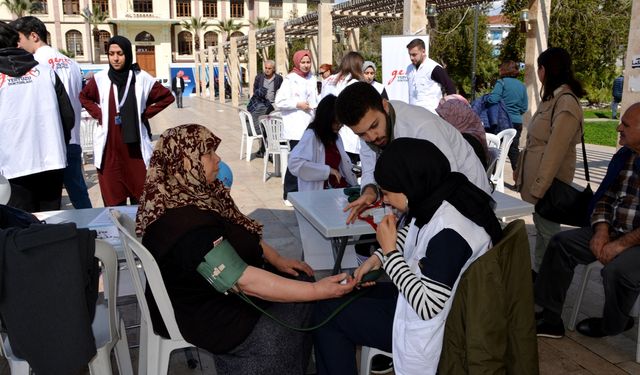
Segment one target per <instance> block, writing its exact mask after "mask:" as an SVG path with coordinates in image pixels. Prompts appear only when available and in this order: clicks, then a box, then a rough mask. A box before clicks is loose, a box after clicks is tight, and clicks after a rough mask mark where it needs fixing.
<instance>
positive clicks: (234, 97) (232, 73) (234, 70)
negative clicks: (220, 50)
mask: <svg viewBox="0 0 640 375" xmlns="http://www.w3.org/2000/svg"><path fill="white" fill-rule="evenodd" d="M239 38H240V37H237V36H234V37H232V38H231V41H230V50H229V84H230V85H231V105H232V106H234V107H238V106H239V104H240V71H239V70H238V68H239V67H240V61H239V60H238V39H239Z"/></svg>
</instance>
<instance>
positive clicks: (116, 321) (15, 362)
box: [2, 240, 133, 375]
mask: <svg viewBox="0 0 640 375" xmlns="http://www.w3.org/2000/svg"><path fill="white" fill-rule="evenodd" d="M95 257H96V258H98V259H99V260H100V261H101V262H102V268H103V271H104V272H103V276H104V278H106V281H105V282H104V293H105V301H106V302H107V306H105V305H104V304H98V305H97V306H96V313H95V317H94V319H93V323H92V325H91V328H92V329H93V335H94V337H95V342H96V348H97V353H96V356H95V357H93V359H91V361H90V362H89V372H90V373H91V374H92V375H111V374H113V370H112V368H111V351H112V350H115V357H116V362H117V364H118V370H119V373H120V374H121V375H133V367H132V365H131V357H130V355H129V344H128V342H127V334H126V332H125V328H124V321H123V320H122V318H120V317H119V315H118V311H117V309H116V285H117V282H118V258H117V256H116V251H115V249H114V248H113V246H111V245H110V244H109V243H107V242H104V241H102V240H96V251H95ZM2 348H3V354H4V356H5V357H6V359H7V361H8V362H9V367H10V368H11V374H12V375H23V374H24V375H29V373H30V367H29V364H28V363H27V361H25V360H23V359H20V358H18V357H16V356H15V355H14V354H13V351H12V350H11V345H10V343H9V338H8V337H7V338H5V339H4V340H3V345H2Z"/></svg>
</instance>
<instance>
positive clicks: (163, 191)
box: [136, 124, 262, 236]
mask: <svg viewBox="0 0 640 375" xmlns="http://www.w3.org/2000/svg"><path fill="white" fill-rule="evenodd" d="M220 141H221V140H220V138H218V137H216V136H215V135H213V133H212V132H211V131H209V129H207V128H205V127H204V126H202V125H198V124H185V125H179V126H176V127H175V128H172V129H169V130H167V131H165V132H164V133H162V135H161V136H160V139H159V140H158V142H157V144H156V147H155V149H154V151H153V155H152V156H151V162H150V165H149V170H148V171H147V178H146V180H145V183H144V191H143V193H142V197H141V198H140V207H139V208H138V214H137V217H136V233H137V234H138V235H139V236H142V235H143V234H144V232H145V229H146V228H147V227H148V226H149V225H150V224H151V223H153V222H154V221H156V220H158V219H159V218H160V217H161V216H162V215H163V214H164V213H165V212H166V211H167V210H169V209H172V208H179V207H184V206H195V207H197V208H199V209H201V210H204V211H215V212H217V213H218V214H219V215H220V216H222V217H224V218H225V219H227V220H229V221H230V222H232V223H235V224H238V225H241V226H243V227H244V228H246V229H247V230H248V231H249V232H251V233H255V234H258V235H260V234H261V233H262V225H260V224H258V223H257V222H256V221H254V220H252V219H250V218H248V217H246V216H245V215H244V214H242V213H241V212H240V210H239V209H238V207H237V206H236V205H235V203H234V202H233V199H232V198H231V194H230V193H229V190H228V189H226V188H225V187H224V185H223V184H222V182H221V181H220V180H218V179H216V180H215V181H214V182H213V183H208V182H207V179H206V177H205V171H204V166H203V164H202V162H201V161H200V157H201V156H202V155H205V154H208V153H210V152H211V151H212V150H216V149H217V148H218V145H220Z"/></svg>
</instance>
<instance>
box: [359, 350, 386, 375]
mask: <svg viewBox="0 0 640 375" xmlns="http://www.w3.org/2000/svg"><path fill="white" fill-rule="evenodd" d="M378 354H382V355H386V356H387V357H391V358H393V355H392V354H391V353H388V352H385V351H383V350H380V349H376V348H372V347H370V346H364V345H363V346H362V347H361V348H360V375H369V374H370V373H371V360H372V359H373V357H374V356H376V355H378Z"/></svg>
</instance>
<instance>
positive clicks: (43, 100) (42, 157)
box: [0, 64, 67, 179]
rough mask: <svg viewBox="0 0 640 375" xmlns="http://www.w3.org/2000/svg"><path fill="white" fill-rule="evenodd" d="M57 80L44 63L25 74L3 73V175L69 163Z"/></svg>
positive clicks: (0, 141) (0, 140)
mask: <svg viewBox="0 0 640 375" xmlns="http://www.w3.org/2000/svg"><path fill="white" fill-rule="evenodd" d="M55 82H56V77H55V73H54V72H53V70H51V69H49V67H48V66H46V65H43V64H38V65H36V66H35V67H33V68H32V69H31V70H30V71H29V72H27V74H25V75H23V76H22V77H10V76H8V75H6V74H3V73H0V174H2V175H3V176H4V177H6V178H7V179H11V178H16V177H22V176H28V175H32V174H36V173H40V172H45V171H50V170H55V169H62V168H65V167H66V166H67V155H66V153H67V149H66V146H65V143H64V132H63V130H62V121H61V119H60V110H59V108H58V98H57V96H56V90H55Z"/></svg>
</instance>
